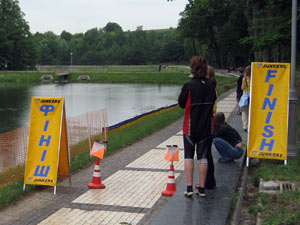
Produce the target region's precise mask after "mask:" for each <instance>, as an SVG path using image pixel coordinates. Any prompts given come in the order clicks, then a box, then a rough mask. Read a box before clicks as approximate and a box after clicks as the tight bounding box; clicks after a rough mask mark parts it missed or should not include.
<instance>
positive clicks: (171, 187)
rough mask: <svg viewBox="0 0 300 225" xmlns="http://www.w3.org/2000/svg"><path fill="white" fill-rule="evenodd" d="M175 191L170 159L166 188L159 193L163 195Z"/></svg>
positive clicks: (171, 194) (170, 194)
mask: <svg viewBox="0 0 300 225" xmlns="http://www.w3.org/2000/svg"><path fill="white" fill-rule="evenodd" d="M175 192H176V183H175V175H174V166H173V162H172V161H171V163H170V171H169V176H168V183H167V189H166V190H164V191H163V192H162V193H161V194H162V195H164V196H173V195H174V194H175Z"/></svg>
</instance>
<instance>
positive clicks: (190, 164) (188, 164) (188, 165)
mask: <svg viewBox="0 0 300 225" xmlns="http://www.w3.org/2000/svg"><path fill="white" fill-rule="evenodd" d="M184 170H185V175H186V179H187V185H188V186H193V176H194V160H191V159H185V160H184Z"/></svg>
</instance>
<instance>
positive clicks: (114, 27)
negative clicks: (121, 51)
mask: <svg viewBox="0 0 300 225" xmlns="http://www.w3.org/2000/svg"><path fill="white" fill-rule="evenodd" d="M103 31H104V32H105V33H108V32H123V30H122V27H121V26H120V25H119V24H117V23H112V22H108V23H107V24H106V26H105V27H104V28H103Z"/></svg>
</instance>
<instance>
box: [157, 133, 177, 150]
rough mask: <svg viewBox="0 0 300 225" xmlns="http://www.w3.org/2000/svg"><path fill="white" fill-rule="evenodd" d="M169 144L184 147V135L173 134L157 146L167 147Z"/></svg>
mask: <svg viewBox="0 0 300 225" xmlns="http://www.w3.org/2000/svg"><path fill="white" fill-rule="evenodd" d="M167 145H178V148H180V149H183V138H182V136H172V137H170V138H169V139H167V140H166V141H164V142H162V143H161V144H160V145H158V146H157V148H166V146H167Z"/></svg>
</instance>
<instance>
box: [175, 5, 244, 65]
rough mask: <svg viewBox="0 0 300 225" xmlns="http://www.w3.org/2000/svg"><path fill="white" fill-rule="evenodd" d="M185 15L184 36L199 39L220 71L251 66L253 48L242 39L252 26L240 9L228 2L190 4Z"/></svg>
mask: <svg viewBox="0 0 300 225" xmlns="http://www.w3.org/2000/svg"><path fill="white" fill-rule="evenodd" d="M181 16H182V17H181V19H180V21H179V27H178V30H179V32H180V34H181V36H182V37H183V38H185V39H192V40H196V41H197V42H198V50H201V53H200V54H201V55H204V56H206V58H207V59H208V60H209V62H210V64H212V65H213V66H215V67H217V68H224V67H228V66H232V65H235V66H241V65H245V64H247V62H248V60H249V49H248V47H247V46H242V44H241V43H240V40H241V39H242V38H244V37H245V36H247V35H248V31H247V27H248V23H247V20H246V18H245V15H244V14H243V13H242V12H241V10H240V8H238V7H237V6H234V5H233V4H230V1H225V0H222V1H220V0H214V1H207V0H199V1H189V4H188V5H187V6H186V8H185V10H184V11H183V12H182V13H181ZM203 48H205V49H207V51H203Z"/></svg>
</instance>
